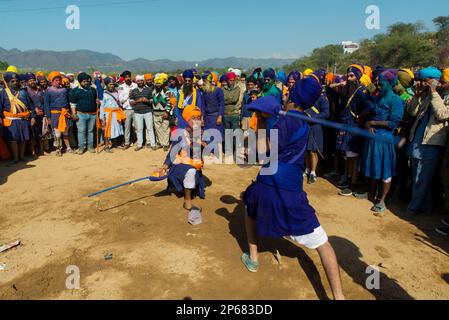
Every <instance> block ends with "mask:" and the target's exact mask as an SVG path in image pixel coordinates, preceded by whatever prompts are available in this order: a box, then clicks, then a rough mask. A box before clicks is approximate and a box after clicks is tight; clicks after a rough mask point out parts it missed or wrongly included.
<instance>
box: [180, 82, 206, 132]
mask: <svg viewBox="0 0 449 320" xmlns="http://www.w3.org/2000/svg"><path fill="white" fill-rule="evenodd" d="M181 90H182V89H181ZM193 90H196V89H195V88H193ZM180 98H181V96H179V97H178V100H177V102H176V106H175V110H174V114H175V116H176V118H177V119H178V128H179V129H185V128H187V123H186V122H185V121H184V119H183V118H182V110H181V109H179V107H178V104H179V100H180ZM192 100H193V94H192V95H191V96H190V97H189V98H188V99H187V101H186V100H184V101H183V102H182V103H183V105H184V107H186V106H188V105H190V104H191V103H192ZM195 105H196V106H197V107H198V108H200V109H201V113H202V114H204V102H203V96H202V95H201V91H200V90H196V104H195Z"/></svg>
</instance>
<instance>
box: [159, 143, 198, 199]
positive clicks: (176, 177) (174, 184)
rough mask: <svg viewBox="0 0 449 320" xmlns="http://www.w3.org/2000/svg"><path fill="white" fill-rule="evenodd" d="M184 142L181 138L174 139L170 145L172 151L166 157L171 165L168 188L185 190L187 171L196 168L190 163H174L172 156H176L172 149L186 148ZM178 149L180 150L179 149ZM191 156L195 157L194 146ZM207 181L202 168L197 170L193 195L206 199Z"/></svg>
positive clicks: (168, 164) (179, 190)
mask: <svg viewBox="0 0 449 320" xmlns="http://www.w3.org/2000/svg"><path fill="white" fill-rule="evenodd" d="M184 147H185V145H184V142H183V140H181V139H179V140H177V141H173V142H172V144H171V146H170V151H169V152H168V153H167V157H166V158H165V162H164V164H165V165H167V166H168V167H169V169H170V170H169V172H168V177H167V181H168V187H167V188H168V189H175V190H176V191H177V192H182V191H184V179H185V176H186V173H187V171H189V170H190V169H195V168H194V167H193V166H191V165H188V164H174V163H173V159H172V158H171V156H174V153H176V152H175V151H172V150H173V149H175V150H177V148H184ZM177 151H178V150H177ZM190 156H191V158H193V156H194V152H193V147H191V148H190ZM205 189H206V182H205V181H204V177H203V172H202V171H201V170H197V171H196V174H195V189H194V190H193V192H192V197H195V196H198V197H200V198H201V199H204V198H205V197H206V192H205Z"/></svg>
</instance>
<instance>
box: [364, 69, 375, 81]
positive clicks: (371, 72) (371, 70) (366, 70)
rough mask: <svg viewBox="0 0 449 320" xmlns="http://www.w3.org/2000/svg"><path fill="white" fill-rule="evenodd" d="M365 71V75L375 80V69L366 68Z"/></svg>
mask: <svg viewBox="0 0 449 320" xmlns="http://www.w3.org/2000/svg"><path fill="white" fill-rule="evenodd" d="M363 70H364V72H363V73H364V74H366V75H367V76H368V77H370V79H372V78H373V69H371V67H370V66H364V67H363Z"/></svg>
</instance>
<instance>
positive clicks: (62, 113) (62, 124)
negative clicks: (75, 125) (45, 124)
mask: <svg viewBox="0 0 449 320" xmlns="http://www.w3.org/2000/svg"><path fill="white" fill-rule="evenodd" d="M51 114H59V120H58V128H56V129H58V131H59V132H65V131H66V129H67V118H68V117H70V113H69V110H68V109H66V108H62V109H61V110H51Z"/></svg>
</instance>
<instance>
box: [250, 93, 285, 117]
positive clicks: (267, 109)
mask: <svg viewBox="0 0 449 320" xmlns="http://www.w3.org/2000/svg"><path fill="white" fill-rule="evenodd" d="M281 108H282V106H281V103H280V102H279V100H278V99H276V98H275V97H273V96H265V97H262V98H259V99H257V100H255V101H253V102H251V103H250V104H248V106H247V109H248V110H252V111H259V112H263V113H266V114H269V115H276V114H278V113H279V111H281Z"/></svg>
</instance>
